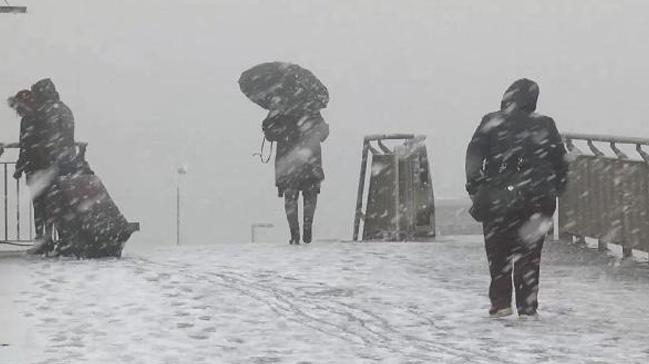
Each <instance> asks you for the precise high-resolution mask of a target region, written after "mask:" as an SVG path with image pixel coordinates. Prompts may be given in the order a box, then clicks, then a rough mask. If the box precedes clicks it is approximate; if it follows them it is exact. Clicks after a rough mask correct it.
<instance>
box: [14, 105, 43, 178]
mask: <svg viewBox="0 0 649 364" xmlns="http://www.w3.org/2000/svg"><path fill="white" fill-rule="evenodd" d="M45 132H46V130H45V128H44V125H43V124H39V119H38V118H37V117H36V114H35V113H29V114H28V115H25V116H23V117H22V119H21V120H20V140H19V143H18V145H19V147H20V154H19V156H18V161H17V162H16V171H17V172H20V173H23V172H24V173H27V174H31V173H33V172H36V171H38V170H43V169H47V168H49V167H50V163H49V157H48V152H47V151H46V149H45V144H46V140H47V138H46V135H45Z"/></svg>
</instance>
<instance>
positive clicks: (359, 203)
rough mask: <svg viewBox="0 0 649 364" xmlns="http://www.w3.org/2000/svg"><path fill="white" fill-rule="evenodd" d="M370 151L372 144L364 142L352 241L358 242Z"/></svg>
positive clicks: (367, 141)
mask: <svg viewBox="0 0 649 364" xmlns="http://www.w3.org/2000/svg"><path fill="white" fill-rule="evenodd" d="M369 150H370V142H369V140H367V138H366V139H365V140H363V151H362V153H361V173H360V179H359V181H358V193H357V195H356V213H355V215H354V233H353V236H352V239H353V240H354V241H357V240H358V233H359V230H360V226H361V218H362V214H363V194H364V193H365V175H366V173H367V159H368V154H369Z"/></svg>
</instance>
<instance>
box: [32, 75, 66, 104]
mask: <svg viewBox="0 0 649 364" xmlns="http://www.w3.org/2000/svg"><path fill="white" fill-rule="evenodd" d="M32 94H33V95H34V99H35V100H36V102H38V103H45V102H47V101H59V100H60V98H59V93H58V92H57V91H56V86H54V82H52V80H50V79H49V78H45V79H42V80H40V81H38V82H36V83H35V84H34V85H33V86H32Z"/></svg>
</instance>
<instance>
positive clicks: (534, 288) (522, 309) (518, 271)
mask: <svg viewBox="0 0 649 364" xmlns="http://www.w3.org/2000/svg"><path fill="white" fill-rule="evenodd" d="M543 241H544V238H540V239H539V240H537V241H534V242H532V243H531V244H529V246H527V247H526V248H524V249H521V250H522V254H521V256H520V258H519V259H518V260H517V262H516V265H515V267H514V285H515V286H516V308H517V310H518V314H519V315H535V314H536V310H537V308H538V306H539V303H538V294H539V275H540V271H541V251H542V250H543Z"/></svg>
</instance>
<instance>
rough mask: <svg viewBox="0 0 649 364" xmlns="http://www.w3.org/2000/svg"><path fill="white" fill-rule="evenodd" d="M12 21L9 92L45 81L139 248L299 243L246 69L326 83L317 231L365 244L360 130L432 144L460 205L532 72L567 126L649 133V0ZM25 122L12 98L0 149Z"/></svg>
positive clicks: (392, 1) (130, 7)
mask: <svg viewBox="0 0 649 364" xmlns="http://www.w3.org/2000/svg"><path fill="white" fill-rule="evenodd" d="M10 3H11V4H12V5H27V6H28V11H29V13H28V14H27V15H8V14H4V15H2V16H0V96H2V97H4V98H6V97H8V96H10V95H12V94H14V93H15V92H16V91H18V90H19V89H22V88H28V87H29V86H30V85H31V84H32V83H34V82H36V81H37V80H38V79H40V78H43V77H51V78H52V79H53V81H54V82H55V83H56V85H57V87H58V89H59V92H60V94H61V97H62V100H63V101H64V102H65V103H66V104H67V105H68V106H70V108H71V109H72V110H73V112H74V114H75V118H76V138H77V140H79V141H86V142H88V143H89V147H88V153H87V159H88V161H89V162H90V164H91V166H92V168H93V169H94V170H95V172H96V173H97V174H98V175H99V177H100V178H102V180H103V181H104V183H105V185H106V187H107V189H108V190H109V192H110V193H111V195H112V196H113V198H114V199H115V201H116V203H117V204H118V206H119V207H120V208H121V210H122V212H123V213H124V214H125V215H126V216H127V218H128V219H129V220H132V221H140V222H141V223H142V231H141V232H139V233H137V234H135V235H134V236H133V238H132V239H131V241H130V242H129V244H128V245H127V246H138V245H141V246H143V245H161V246H164V245H171V244H175V188H176V179H177V175H176V169H177V168H178V167H180V166H182V165H186V166H187V168H188V174H187V175H185V176H183V177H182V181H181V184H182V190H183V197H182V201H183V207H182V211H183V241H184V242H185V243H187V244H211V243H228V242H246V241H249V238H250V224H251V223H254V222H264V223H266V222H270V223H274V224H275V228H274V229H273V230H272V231H269V232H266V233H261V237H262V238H265V239H275V240H277V239H285V240H288V227H287V226H286V222H285V221H284V212H283V202H282V200H281V199H279V198H277V190H276V188H275V186H274V177H273V176H274V170H273V167H272V164H269V165H262V164H261V163H260V162H259V159H258V158H253V157H252V153H254V152H257V151H258V149H259V144H260V142H261V138H262V133H261V121H262V120H263V119H264V118H265V116H266V111H265V110H263V109H261V108H260V107H258V106H257V105H255V104H253V103H252V102H250V101H249V100H248V99H246V97H245V96H244V95H243V94H242V93H241V92H240V91H239V87H238V84H237V80H238V78H239V75H240V74H241V72H243V71H244V70H246V69H247V68H249V67H251V66H254V65H256V64H258V63H262V62H267V61H287V62H293V63H297V64H300V65H301V66H303V67H305V68H308V69H310V70H311V71H313V73H314V74H315V75H316V76H318V77H319V78H320V79H321V80H322V82H323V83H324V84H325V85H326V86H327V87H328V88H329V92H330V94H331V102H330V104H329V107H328V108H327V109H325V110H323V116H324V118H325V120H327V122H328V123H329V124H330V126H331V136H330V138H329V139H328V140H327V142H326V143H324V144H323V158H324V168H325V174H326V180H325V181H324V182H323V188H322V194H321V195H320V203H319V208H318V211H317V215H316V226H315V236H316V238H342V239H349V238H350V237H351V230H352V221H353V216H354V206H355V198H356V188H357V183H358V173H359V166H360V151H361V142H362V138H363V136H364V135H366V134H371V133H390V132H406V133H416V134H425V135H427V136H428V148H429V154H430V158H431V163H432V173H433V184H434V188H435V194H436V198H437V199H447V198H464V197H465V192H464V152H465V148H466V144H467V142H468V140H469V138H470V137H471V135H472V133H473V131H474V129H475V127H476V126H477V123H478V122H479V121H480V118H481V117H482V115H483V114H485V113H487V112H489V111H492V110H495V109H497V108H498V107H499V105H500V99H501V96H502V93H503V91H504V90H505V88H507V86H509V84H510V83H511V82H512V81H514V80H515V79H517V78H520V77H528V78H531V79H533V80H535V81H537V82H538V83H539V85H540V88H541V95H540V99H539V111H540V112H542V113H545V114H548V115H550V116H552V117H554V119H555V120H556V122H557V125H558V127H559V129H560V131H562V132H565V131H574V132H588V133H610V134H615V135H626V136H645V137H647V136H649V135H648V134H649V133H648V130H649V128H648V127H647V115H648V114H649V102H648V100H647V98H648V97H649V83H648V82H647V77H646V76H647V74H648V72H647V66H648V65H649V49H648V48H649V43H647V34H649V18H648V17H647V16H646V14H648V13H649V3H647V2H645V1H641V0H638V1H614V2H613V1H601V2H595V1H566V0H562V1H558V0H557V1H547V0H544V1H540V0H539V1H521V0H512V1H504V0H503V1H489V2H486V1H458V0H452V1H451V0H449V1H428V0H419V1H414V0H410V1H408V0H367V1H360V0H336V1H333V0H330V1H324V0H323V1H316V0H308V1H305V0H293V1H288V0H287V1H279V0H273V1H265V0H257V1H249V0H248V1H247V0H229V1H226V0H219V1H182V2H179V1H166V0H138V1H127V0H111V1H87V0H38V1H36V0H32V1H28V0H11V1H10ZM18 130H19V119H18V117H17V116H15V114H14V113H13V112H12V111H11V110H10V109H9V108H8V107H0V141H2V142H15V141H17V140H18Z"/></svg>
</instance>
